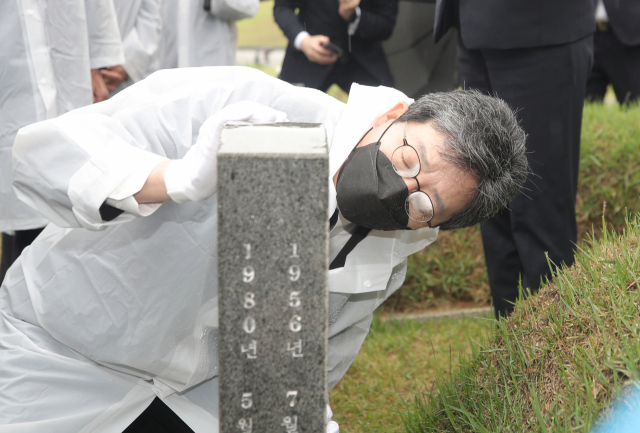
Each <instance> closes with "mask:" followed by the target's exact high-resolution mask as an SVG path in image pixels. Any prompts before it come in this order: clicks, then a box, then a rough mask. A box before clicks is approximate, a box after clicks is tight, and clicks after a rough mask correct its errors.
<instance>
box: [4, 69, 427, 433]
mask: <svg viewBox="0 0 640 433" xmlns="http://www.w3.org/2000/svg"><path fill="white" fill-rule="evenodd" d="M240 100H253V101H256V102H260V103H262V104H265V105H269V106H271V107H273V108H275V109H277V110H281V111H284V112H286V113H287V115H288V117H289V120H290V121H292V122H316V123H322V124H324V126H325V129H326V132H327V140H328V144H329V148H330V153H329V166H330V173H331V176H330V177H329V178H328V179H327V182H329V185H330V197H329V207H328V209H327V218H329V216H330V214H333V211H334V210H335V208H336V199H335V188H333V182H332V181H331V177H332V176H333V174H335V172H336V171H337V170H338V168H339V167H340V165H341V164H342V162H343V161H344V160H345V159H346V158H347V156H348V154H349V152H351V150H352V149H353V147H354V146H355V144H356V143H357V141H358V139H359V138H360V137H361V136H362V134H363V133H364V132H365V131H366V130H367V129H369V127H370V126H371V123H372V121H373V119H374V118H375V117H377V116H379V115H381V114H382V113H384V112H385V111H387V110H388V109H390V108H391V107H393V106H394V105H395V104H396V103H397V102H399V101H407V102H411V100H410V99H409V98H407V97H406V96H405V95H403V94H402V93H401V92H399V91H397V90H394V89H389V88H384V87H378V88H371V87H365V86H358V85H354V87H353V88H352V90H351V96H350V99H349V103H348V104H347V105H346V106H345V105H344V104H342V103H340V102H338V101H337V100H335V99H333V98H331V97H330V96H328V95H326V94H324V93H322V92H319V91H317V90H314V89H308V88H299V87H295V86H291V85H289V84H287V83H285V82H282V81H280V80H277V79H275V78H272V77H270V76H268V75H266V74H263V73H261V72H259V71H257V70H253V69H249V68H242V67H219V68H194V69H179V70H167V71H160V72H157V73H155V74H152V75H151V76H150V77H148V78H147V79H145V80H142V81H141V82H139V83H137V84H134V85H133V86H131V87H129V88H128V89H125V90H124V91H123V92H121V93H119V94H118V95H116V96H115V97H113V98H112V99H110V100H108V101H106V102H104V103H101V104H96V105H94V106H90V107H85V108H82V109H79V110H76V111H74V112H72V113H69V114H67V115H65V116H62V117H60V118H58V119H54V120H50V121H46V122H42V123H39V124H36V125H32V126H30V127H27V128H24V129H23V130H21V131H20V133H19V135H18V138H17V140H16V145H15V148H14V159H15V161H16V164H15V185H16V187H17V188H18V190H19V191H20V193H21V197H22V199H23V200H25V202H27V203H29V204H30V205H31V206H34V207H36V208H37V209H38V210H39V211H40V212H42V213H43V214H44V215H46V216H47V217H48V218H49V219H51V220H52V221H54V222H55V223H56V224H58V226H66V227H69V228H60V227H58V226H55V225H53V224H50V225H49V226H48V227H47V228H46V229H45V231H44V232H43V234H42V235H41V236H40V237H39V238H38V239H37V240H36V241H35V242H34V243H33V244H32V245H31V246H30V247H28V248H27V249H25V251H24V252H23V254H22V255H21V257H20V258H19V260H18V261H17V262H16V264H14V266H13V267H11V268H10V270H9V272H8V273H7V277H6V278H5V281H4V284H3V286H2V288H0V347H1V348H3V349H0V365H2V374H0V390H2V391H0V393H4V394H0V405H2V407H3V410H2V411H1V412H0V424H6V423H12V424H17V425H19V426H20V428H22V429H23V430H21V431H27V432H30V431H34V432H36V431H37V432H42V431H46V432H51V433H56V432H64V433H67V432H76V431H81V432H120V431H122V430H123V429H124V428H125V427H126V426H128V425H129V424H130V423H131V422H132V421H133V420H134V419H135V418H136V417H137V416H138V415H139V414H140V413H141V412H142V411H143V410H144V409H145V408H146V407H147V406H148V405H149V404H150V402H151V401H152V400H153V399H154V398H155V397H156V396H158V397H160V398H161V399H162V400H163V401H164V403H166V404H167V405H168V406H169V407H170V408H171V409H172V410H173V411H174V412H175V413H176V414H177V415H178V416H179V417H180V418H182V419H183V420H184V421H185V422H186V423H187V424H188V425H189V426H190V427H191V428H192V429H193V430H194V431H195V432H196V433H200V432H202V433H205V432H207V433H211V432H217V431H218V430H217V420H218V401H217V396H218V392H217V387H218V378H217V368H218V364H217V344H216V342H217V271H216V263H217V258H216V239H217V235H216V230H217V210H216V209H217V196H216V194H214V195H213V196H212V197H211V198H209V199H207V200H205V201H204V202H202V203H184V204H177V203H174V202H165V203H164V204H162V205H161V206H159V208H157V209H156V210H153V209H152V210H151V211H150V214H149V215H148V216H146V217H140V216H138V215H137V214H136V212H133V213H130V212H126V213H124V214H122V215H121V216H119V217H117V218H116V219H114V220H113V221H111V222H103V221H102V220H101V218H100V216H99V212H98V208H99V207H100V205H101V204H102V203H103V202H104V201H105V200H106V199H107V198H115V199H118V200H120V199H126V197H130V196H131V195H132V194H134V193H135V192H137V191H138V190H139V189H140V187H141V186H142V184H141V183H140V182H144V179H146V177H147V176H148V174H149V172H150V171H151V169H152V168H153V166H154V164H157V162H158V161H160V160H162V159H163V158H167V157H168V158H180V157H182V156H183V155H184V154H185V153H186V151H187V150H188V149H189V147H190V146H191V145H192V143H194V142H195V140H196V139H197V136H198V128H199V125H202V123H203V122H204V121H205V120H206V119H207V118H209V117H210V116H211V115H212V114H213V113H215V112H217V111H218V110H220V109H221V108H222V107H223V106H225V105H228V104H231V103H233V102H237V101H240ZM52 158H56V159H57V160H58V161H60V163H59V164H57V165H55V166H54V165H51V164H50V160H51V159H52ZM36 185H37V187H35V186H36ZM266 205H268V204H266ZM338 224H340V225H338ZM338 224H337V225H336V227H335V228H334V230H332V232H331V241H330V243H331V244H334V243H336V242H341V240H340V239H341V235H340V233H341V232H342V231H341V227H342V225H343V224H344V222H340V221H339V222H338ZM72 227H73V228H72ZM436 236H437V230H434V229H421V230H416V231H406V230H401V231H393V232H380V231H375V230H374V231H372V232H371V233H370V234H369V235H368V236H367V237H366V238H365V239H364V240H363V241H362V242H360V244H358V246H357V247H356V248H355V249H354V250H353V251H352V252H351V253H350V254H349V256H348V257H347V260H346V263H345V266H344V267H343V268H340V269H333V270H331V271H329V289H330V292H331V293H330V299H329V325H330V326H329V361H328V375H329V386H330V387H333V386H335V384H336V383H337V382H338V381H339V380H340V378H342V376H343V375H344V373H345V372H346V370H347V368H348V367H349V365H351V363H352V361H353V359H354V358H355V357H356V355H357V353H358V350H359V349H360V346H361V345H362V342H363V341H364V338H365V337H366V335H367V333H368V330H369V325H370V324H371V320H372V312H373V310H374V309H375V308H377V307H378V306H379V305H380V304H381V303H382V302H383V301H384V300H385V299H386V298H387V297H388V296H390V295H391V294H392V293H393V292H394V291H395V290H397V289H398V288H399V287H400V285H401V284H402V282H403V281H404V275H405V272H406V260H405V258H406V256H408V255H409V254H412V253H414V252H416V251H418V250H420V249H422V248H424V247H425V246H426V245H428V244H429V243H431V242H433V241H434V240H435V238H436ZM332 249H333V248H332ZM26 396H29V397H28V398H27V397H26ZM18 402H19V403H18ZM334 409H337V410H339V408H334Z"/></svg>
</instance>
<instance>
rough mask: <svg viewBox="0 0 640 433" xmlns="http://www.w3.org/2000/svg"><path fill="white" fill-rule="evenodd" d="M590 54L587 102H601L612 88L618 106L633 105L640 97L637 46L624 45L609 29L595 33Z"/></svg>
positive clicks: (639, 50)
mask: <svg viewBox="0 0 640 433" xmlns="http://www.w3.org/2000/svg"><path fill="white" fill-rule="evenodd" d="M638 26H640V23H638ZM593 54H594V59H593V68H592V69H591V73H590V74H589V80H588V81H587V99H589V100H592V101H597V102H602V100H603V99H604V95H605V93H606V91H607V86H608V85H609V84H612V85H613V90H614V92H615V93H616V99H617V100H618V102H619V103H620V104H627V103H631V102H636V101H637V100H638V98H639V97H640V45H638V46H635V47H628V46H626V45H624V44H623V43H622V42H620V40H619V39H618V37H617V36H616V35H615V33H614V32H613V31H612V30H611V29H609V30H607V31H598V32H596V34H595V35H594V37H593Z"/></svg>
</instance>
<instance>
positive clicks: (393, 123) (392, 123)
mask: <svg viewBox="0 0 640 433" xmlns="http://www.w3.org/2000/svg"><path fill="white" fill-rule="evenodd" d="M396 121H397V120H394V121H393V122H391V125H389V126H387V129H385V130H384V131H383V132H382V135H380V138H378V143H380V140H382V137H384V134H386V133H387V131H388V130H389V128H391V127H392V126H393V125H395V124H396Z"/></svg>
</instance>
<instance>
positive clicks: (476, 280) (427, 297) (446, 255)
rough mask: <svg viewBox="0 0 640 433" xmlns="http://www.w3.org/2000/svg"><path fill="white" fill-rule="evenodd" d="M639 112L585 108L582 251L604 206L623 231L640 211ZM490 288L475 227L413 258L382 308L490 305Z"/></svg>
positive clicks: (580, 192)
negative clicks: (404, 278) (404, 277)
mask: <svg viewBox="0 0 640 433" xmlns="http://www.w3.org/2000/svg"><path fill="white" fill-rule="evenodd" d="M639 193H640V107H638V106H635V107H633V108H631V109H628V110H625V109H621V108H620V107H619V106H618V105H602V104H587V105H586V106H585V109H584V118H583V126H582V145H581V161H580V180H579V186H578V197H577V204H576V212H577V218H578V239H579V242H578V245H579V246H582V245H585V240H586V239H587V238H588V236H587V233H589V232H591V229H592V227H594V224H595V227H596V235H599V229H598V227H599V226H600V225H599V224H598V221H599V218H600V216H601V215H602V209H603V202H605V201H606V202H607V208H606V215H607V221H608V223H609V224H610V225H611V226H612V227H614V228H621V227H623V226H624V219H625V209H627V210H629V211H632V212H637V211H640V196H639ZM489 299H490V295H489V284H488V280H487V272H486V267H485V262H484V253H483V250H482V240H481V238H480V236H479V230H478V228H477V227H471V228H467V229H464V230H460V231H457V232H442V233H440V235H439V236H438V241H437V242H436V243H435V244H434V245H431V246H429V247H428V248H426V249H425V250H424V251H421V252H419V253H417V254H415V255H413V256H412V257H410V258H409V270H408V273H407V281H406V282H405V284H404V286H403V287H402V288H401V289H400V290H398V292H396V294H394V295H393V296H392V297H391V299H389V301H388V302H387V303H385V304H384V305H383V308H384V309H386V310H387V311H389V310H393V311H413V310H423V309H425V308H433V307H437V306H439V305H442V304H451V303H458V302H461V301H462V302H469V303H474V304H488V302H489Z"/></svg>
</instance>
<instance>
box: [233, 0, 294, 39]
mask: <svg viewBox="0 0 640 433" xmlns="http://www.w3.org/2000/svg"><path fill="white" fill-rule="evenodd" d="M237 25H238V48H255V47H264V48H267V47H269V48H284V47H286V46H287V38H285V37H284V34H283V33H282V30H280V27H278V25H277V24H276V22H275V20H274V19H273V0H271V1H263V2H260V9H258V13H257V14H256V16H255V17H253V18H247V19H244V20H240V21H238V24H237Z"/></svg>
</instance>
